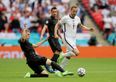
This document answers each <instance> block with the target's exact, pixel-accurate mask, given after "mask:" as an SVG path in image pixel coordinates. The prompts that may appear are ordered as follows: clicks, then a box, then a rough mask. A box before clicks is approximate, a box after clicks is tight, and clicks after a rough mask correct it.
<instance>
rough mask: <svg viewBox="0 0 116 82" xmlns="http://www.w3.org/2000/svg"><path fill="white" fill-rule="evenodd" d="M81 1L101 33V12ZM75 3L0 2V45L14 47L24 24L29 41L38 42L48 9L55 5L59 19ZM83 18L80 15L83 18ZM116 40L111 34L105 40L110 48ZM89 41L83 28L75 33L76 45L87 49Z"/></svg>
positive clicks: (43, 0) (41, 0)
mask: <svg viewBox="0 0 116 82" xmlns="http://www.w3.org/2000/svg"><path fill="white" fill-rule="evenodd" d="M81 1H82V4H83V5H84V8H86V10H87V11H88V13H89V14H90V16H91V17H92V18H93V19H94V20H95V22H96V24H98V26H99V27H100V30H101V31H104V23H103V16H102V14H101V12H102V9H98V10H97V12H93V10H92V9H91V7H90V4H89V1H90V0H81ZM91 1H94V0H91ZM105 1H107V0H105ZM109 1H110V4H112V3H113V2H111V0H109ZM76 3H77V0H0V46H17V45H18V39H19V38H20V37H21V34H20V33H21V29H23V28H24V26H23V24H25V23H26V24H27V27H28V28H29V29H30V30H31V32H32V34H31V39H30V41H31V42H32V43H37V42H38V41H39V40H40V39H39V38H40V32H41V30H42V27H43V25H44V21H45V20H46V18H47V17H49V16H50V8H51V7H52V6H56V7H57V8H58V10H59V15H60V16H61V17H62V16H63V15H65V14H68V12H69V7H70V6H71V5H73V4H76ZM113 4H114V3H113ZM83 5H82V6H80V7H79V10H80V11H79V12H83V11H81V10H83ZM112 9H114V7H112ZM79 12H78V15H79ZM83 16H84V14H83ZM83 16H82V15H80V17H82V19H83ZM114 18H115V17H114ZM114 20H115V19H114ZM83 23H84V21H83ZM115 30H116V29H115ZM45 37H46V36H45ZM115 37H116V36H115V33H113V32H112V33H110V34H109V37H108V41H109V42H110V43H111V44H113V45H114V44H116V40H115V39H114V38H115ZM90 38H91V35H90V34H89V32H88V31H84V30H82V29H79V30H78V31H77V45H80V46H88V41H89V40H90ZM60 43H61V40H60ZM44 45H48V43H47V42H46V43H45V44H44Z"/></svg>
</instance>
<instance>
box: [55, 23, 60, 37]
mask: <svg viewBox="0 0 116 82" xmlns="http://www.w3.org/2000/svg"><path fill="white" fill-rule="evenodd" d="M59 27H60V22H57V23H56V25H55V29H54V37H55V38H59V36H58V29H59Z"/></svg>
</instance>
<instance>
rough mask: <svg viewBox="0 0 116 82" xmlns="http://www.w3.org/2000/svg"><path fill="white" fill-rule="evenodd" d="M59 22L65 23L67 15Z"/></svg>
mask: <svg viewBox="0 0 116 82" xmlns="http://www.w3.org/2000/svg"><path fill="white" fill-rule="evenodd" d="M59 22H60V24H64V23H65V22H66V17H65V16H64V17H62V18H61V20H60V21H59Z"/></svg>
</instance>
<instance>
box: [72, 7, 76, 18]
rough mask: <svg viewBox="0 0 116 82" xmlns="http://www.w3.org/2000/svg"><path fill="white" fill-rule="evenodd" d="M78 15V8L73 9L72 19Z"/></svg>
mask: <svg viewBox="0 0 116 82" xmlns="http://www.w3.org/2000/svg"><path fill="white" fill-rule="evenodd" d="M76 14H77V8H72V9H71V15H72V17H75V16H76Z"/></svg>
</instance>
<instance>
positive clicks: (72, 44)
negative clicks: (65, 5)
mask: <svg viewBox="0 0 116 82" xmlns="http://www.w3.org/2000/svg"><path fill="white" fill-rule="evenodd" d="M59 22H60V23H61V25H62V27H63V33H64V34H63V37H62V38H63V42H64V44H65V45H66V47H67V51H71V50H73V49H76V33H77V27H78V25H79V24H81V21H80V18H79V17H78V16H75V17H74V18H71V17H70V16H69V15H66V16H64V17H63V18H62V19H61V20H60V21H59Z"/></svg>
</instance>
